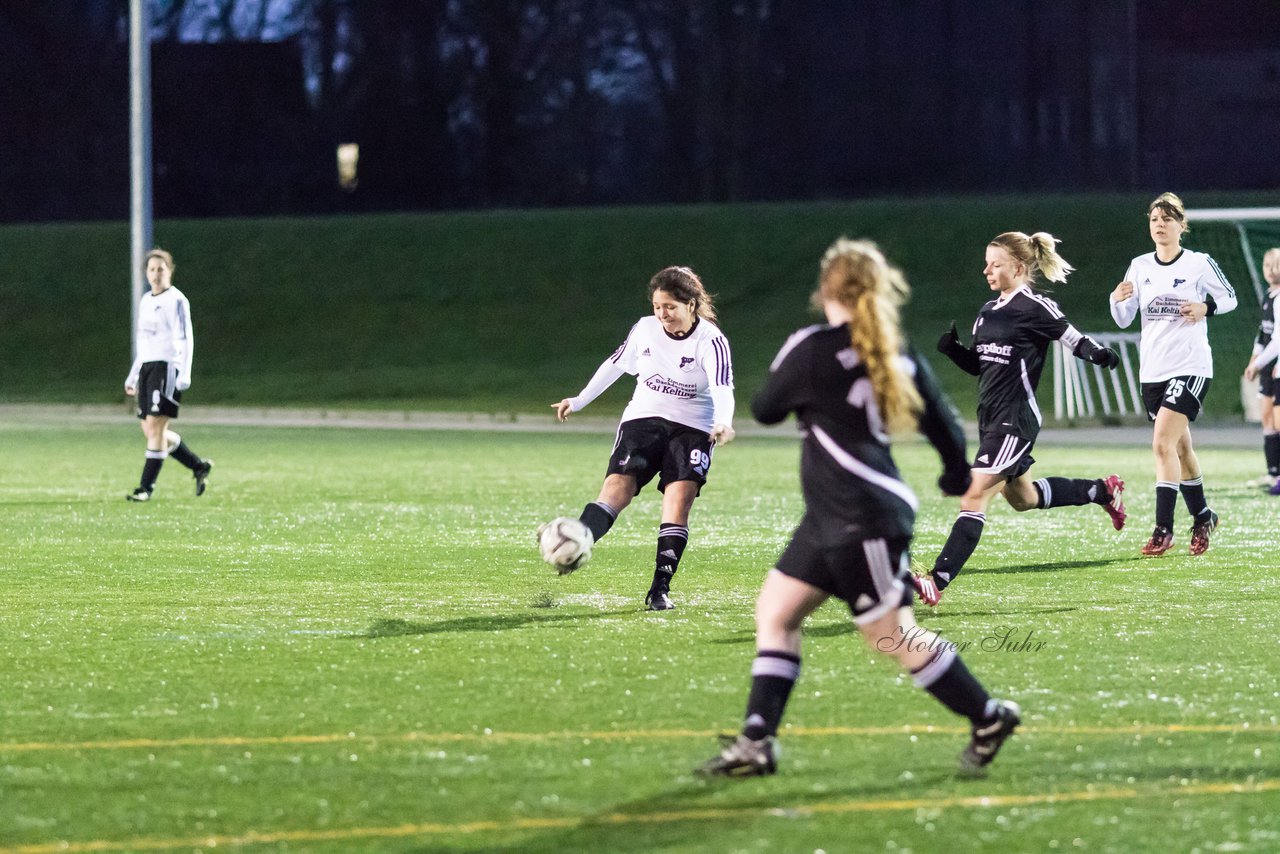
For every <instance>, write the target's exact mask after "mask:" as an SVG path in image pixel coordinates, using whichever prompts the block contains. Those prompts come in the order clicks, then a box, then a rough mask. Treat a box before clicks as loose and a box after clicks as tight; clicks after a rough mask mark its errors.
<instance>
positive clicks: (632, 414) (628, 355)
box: [569, 317, 734, 433]
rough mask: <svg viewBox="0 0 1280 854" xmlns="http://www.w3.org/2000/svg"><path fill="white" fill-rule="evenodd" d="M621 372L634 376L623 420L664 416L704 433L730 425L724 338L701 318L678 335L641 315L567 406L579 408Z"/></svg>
mask: <svg viewBox="0 0 1280 854" xmlns="http://www.w3.org/2000/svg"><path fill="white" fill-rule="evenodd" d="M623 374H634V375H635V377H636V390H635V393H634V394H632V396H631V402H630V403H628V404H627V408H626V410H625V411H624V412H623V413H622V420H623V421H632V420H634V419H637V418H665V419H667V420H668V421H674V422H675V423H677V424H683V425H685V426H686V427H693V428H694V429H696V430H702V431H704V432H708V433H709V432H711V428H712V427H713V426H714V425H716V424H723V425H725V426H727V427H732V426H733V409H734V401H733V362H732V359H731V358H730V355H729V341H728V339H727V338H725V337H724V333H723V332H721V331H720V329H719V327H717V326H716V325H715V324H714V323H712V322H711V321H709V320H706V319H705V318H698V319H697V321H695V322H694V325H693V329H691V330H689V333H688V334H687V335H685V336H684V337H682V338H675V337H673V336H671V335H668V334H667V331H666V330H665V329H663V328H662V324H661V323H659V322H658V319H657V318H656V317H644V318H641V319H640V320H639V321H637V322H636V325H635V326H633V327H631V332H630V333H628V334H627V340H625V341H623V342H622V345H621V346H620V347H618V349H617V350H615V351H614V353H613V355H612V356H610V357H609V358H607V359H605V360H604V362H603V363H602V364H601V365H600V367H599V368H598V369H597V370H596V373H595V376H593V377H592V378H591V381H590V382H589V383H587V385H586V388H584V389H583V390H582V391H581V392H580V393H579V394H578V396H577V397H573V398H570V399H569V407H570V409H571V410H572V411H573V412H577V411H578V410H580V409H582V408H583V407H585V406H586V405H587V404H589V403H591V401H593V400H595V399H596V398H597V397H599V396H600V394H601V393H602V392H604V390H605V389H607V388H608V387H609V386H611V385H613V383H614V382H615V381H616V380H617V379H618V378H619V377H621V376H622V375H623Z"/></svg>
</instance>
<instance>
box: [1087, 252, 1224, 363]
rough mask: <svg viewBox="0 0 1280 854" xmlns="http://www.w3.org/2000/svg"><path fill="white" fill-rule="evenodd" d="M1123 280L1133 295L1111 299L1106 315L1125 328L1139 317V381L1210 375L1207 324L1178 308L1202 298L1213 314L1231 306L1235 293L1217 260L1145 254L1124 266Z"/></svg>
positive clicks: (1189, 255) (1184, 254)
mask: <svg viewBox="0 0 1280 854" xmlns="http://www.w3.org/2000/svg"><path fill="white" fill-rule="evenodd" d="M1124 278H1125V281H1129V282H1133V286H1134V290H1133V296H1131V297H1129V298H1128V299H1127V300H1123V301H1121V302H1116V301H1114V300H1112V301H1111V316H1112V317H1113V318H1114V319H1115V321H1116V323H1117V324H1119V325H1120V326H1121V327H1126V326H1128V325H1129V324H1130V323H1132V322H1133V318H1134V317H1135V316H1137V314H1138V313H1139V311H1141V313H1142V343H1141V345H1140V346H1139V348H1138V351H1139V355H1140V357H1141V367H1140V369H1139V371H1138V378H1139V379H1140V380H1141V381H1142V382H1144V383H1158V382H1164V381H1165V380H1168V379H1171V378H1173V377H1177V376H1183V375H1186V374H1190V375H1192V376H1198V377H1212V376H1213V352H1212V351H1211V350H1210V349H1209V328H1208V326H1209V325H1208V323H1206V322H1205V321H1204V320H1200V321H1197V322H1195V323H1192V322H1191V321H1189V320H1187V319H1186V318H1184V317H1183V316H1182V315H1181V314H1180V313H1179V310H1180V309H1181V308H1182V306H1183V305H1184V304H1185V303H1189V302H1206V298H1207V297H1212V299H1213V302H1214V304H1215V305H1216V310H1215V314H1225V313H1227V312H1228V311H1231V309H1233V308H1235V307H1236V292H1235V290H1234V289H1233V288H1232V287H1231V284H1230V283H1229V282H1228V281H1227V277H1226V276H1224V275H1223V274H1222V270H1221V269H1219V267H1218V264H1217V262H1216V261H1214V260H1213V259H1212V258H1210V257H1209V256H1208V255H1206V254H1205V253H1203V252H1192V251H1191V250H1189V249H1184V250H1182V252H1180V253H1179V254H1178V257H1177V258H1175V259H1173V260H1172V261H1170V262H1169V263H1167V264H1166V263H1163V262H1162V261H1160V260H1159V259H1157V258H1156V254H1155V253H1154V252H1149V253H1147V254H1146V255H1139V256H1138V257H1137V258H1134V259H1133V261H1131V262H1130V263H1129V269H1128V270H1127V271H1126V272H1125V274H1124Z"/></svg>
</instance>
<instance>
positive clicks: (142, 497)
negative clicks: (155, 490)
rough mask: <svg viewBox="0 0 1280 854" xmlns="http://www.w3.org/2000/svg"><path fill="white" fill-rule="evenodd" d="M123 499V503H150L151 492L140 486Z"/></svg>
mask: <svg viewBox="0 0 1280 854" xmlns="http://www.w3.org/2000/svg"><path fill="white" fill-rule="evenodd" d="M124 499H125V501H139V502H141V501H150V500H151V490H149V489H143V488H142V487H141V486H139V487H138V488H137V489H135V490H134V491H133V492H130V493H129V494H128V495H126V496H125V497H124Z"/></svg>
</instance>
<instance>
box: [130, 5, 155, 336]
mask: <svg viewBox="0 0 1280 854" xmlns="http://www.w3.org/2000/svg"><path fill="white" fill-rule="evenodd" d="M129 190H130V192H129V196H130V199H129V210H130V218H129V234H130V250H131V251H130V253H129V260H130V266H131V268H132V269H131V273H132V277H131V279H130V281H131V283H132V287H131V290H130V300H129V320H130V323H129V342H130V344H129V347H130V360H131V361H132V359H133V358H136V357H137V355H138V354H137V341H136V336H135V334H134V330H135V329H137V328H138V317H137V315H138V301H139V300H141V299H142V292H143V290H144V289H145V288H146V284H147V283H146V276H145V274H144V273H143V270H142V259H143V258H144V257H146V254H147V250H149V249H150V248H151V245H152V244H151V239H152V216H151V34H150V27H149V26H148V24H147V14H146V0H129Z"/></svg>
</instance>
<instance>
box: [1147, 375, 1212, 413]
mask: <svg viewBox="0 0 1280 854" xmlns="http://www.w3.org/2000/svg"><path fill="white" fill-rule="evenodd" d="M1208 392H1209V377H1197V376H1194V375H1192V374H1186V375H1184V376H1180V377H1172V378H1170V379H1167V380H1164V381H1162V382H1158V383H1143V384H1142V403H1143V405H1144V406H1145V407H1146V409H1147V420H1148V421H1155V420H1156V415H1157V414H1158V413H1159V412H1160V410H1161V409H1172V410H1173V411H1174V412H1180V413H1182V414H1183V415H1185V416H1187V420H1188V421H1195V420H1196V416H1197V415H1199V414H1200V410H1201V409H1203V408H1204V396H1205V395H1206V394H1208Z"/></svg>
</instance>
